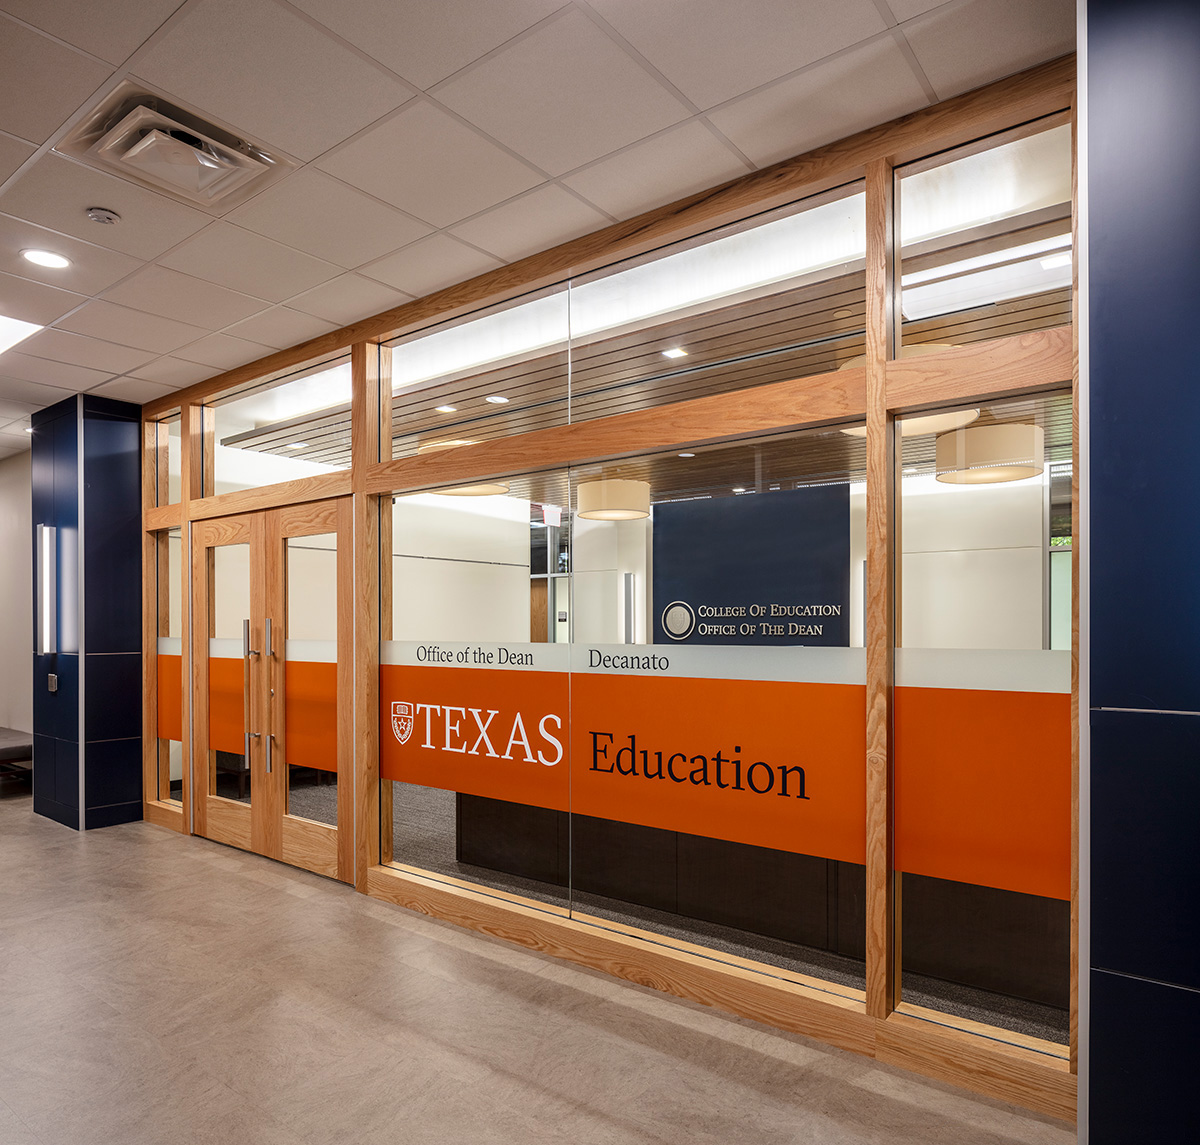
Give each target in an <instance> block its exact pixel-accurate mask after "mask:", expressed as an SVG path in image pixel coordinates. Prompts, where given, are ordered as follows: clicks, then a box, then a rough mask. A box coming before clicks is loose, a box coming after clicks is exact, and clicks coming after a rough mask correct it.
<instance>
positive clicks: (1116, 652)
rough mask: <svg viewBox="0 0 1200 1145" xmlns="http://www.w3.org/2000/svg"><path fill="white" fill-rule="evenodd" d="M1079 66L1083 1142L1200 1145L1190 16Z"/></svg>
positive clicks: (1141, 26)
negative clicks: (1084, 405)
mask: <svg viewBox="0 0 1200 1145" xmlns="http://www.w3.org/2000/svg"><path fill="white" fill-rule="evenodd" d="M1081 46H1083V45H1081ZM1085 47H1086V52H1087V71H1088V80H1087V146H1088V153H1089V159H1088V162H1089V170H1088V175H1087V185H1086V194H1087V210H1088V216H1089V218H1088V236H1089V238H1088V241H1089V258H1090V271H1089V275H1088V283H1087V290H1088V294H1087V305H1088V312H1089V317H1088V321H1089V336H1088V350H1089V355H1090V403H1091V415H1090V435H1089V447H1090V456H1091V471H1090V489H1091V513H1090V520H1089V522H1088V524H1089V528H1090V538H1091V608H1090V618H1089V619H1090V629H1091V656H1090V662H1089V669H1090V676H1091V704H1092V711H1091V717H1090V718H1091V800H1092V815H1091V823H1090V828H1091V840H1092V843H1091V847H1092V862H1091V916H1092V924H1091V967H1090V984H1091V1007H1090V1018H1089V1021H1090V1037H1089V1040H1088V1055H1089V1094H1090V1101H1089V1108H1088V1123H1089V1131H1090V1137H1089V1140H1090V1141H1091V1142H1092V1145H1108V1143H1113V1145H1116V1143H1118V1142H1120V1143H1121V1145H1129V1143H1131V1142H1143V1141H1144V1142H1166V1141H1181V1142H1182V1141H1200V1105H1198V1103H1197V1101H1196V1097H1195V1092H1194V1090H1195V1077H1196V1075H1197V1069H1198V1067H1200V1049H1198V1046H1200V1042H1198V1041H1197V1038H1196V1036H1195V1034H1196V1029H1197V1027H1198V1026H1200V812H1198V809H1200V575H1198V573H1197V570H1198V569H1200V447H1198V435H1200V346H1198V339H1200V320H1198V316H1200V209H1198V208H1200V190H1198V188H1200V5H1197V4H1196V3H1195V0H1173V2H1168V0H1089V2H1088V5H1087V40H1086V45H1085Z"/></svg>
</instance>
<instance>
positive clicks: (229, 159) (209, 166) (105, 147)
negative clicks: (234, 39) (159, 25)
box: [57, 81, 295, 212]
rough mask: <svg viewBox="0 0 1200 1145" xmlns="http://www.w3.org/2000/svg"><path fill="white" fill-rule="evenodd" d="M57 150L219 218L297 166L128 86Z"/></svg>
mask: <svg viewBox="0 0 1200 1145" xmlns="http://www.w3.org/2000/svg"><path fill="white" fill-rule="evenodd" d="M57 150H59V151H62V152H63V153H64V154H67V155H73V156H74V157H75V158H77V159H81V160H83V161H84V162H85V163H88V164H90V165H91V166H93V167H98V168H100V169H101V170H107V171H110V172H113V173H116V174H120V175H123V176H124V177H125V178H127V179H132V180H134V181H135V182H138V183H142V184H143V185H145V186H148V187H152V188H154V189H155V190H156V191H161V192H163V193H165V194H168V195H170V196H171V197H172V198H175V199H179V200H181V201H182V202H185V203H190V204H192V205H194V206H198V207H207V208H209V209H215V210H219V211H221V212H224V211H226V210H228V209H230V208H231V207H234V206H236V205H237V204H238V203H241V202H244V201H245V200H246V199H248V198H249V197H250V195H252V194H254V193H256V192H258V191H259V190H261V189H262V188H263V187H264V186H265V185H266V184H267V183H269V182H273V181H274V180H275V179H276V178H278V177H279V176H281V175H284V174H286V173H287V172H288V171H290V170H292V168H293V167H294V166H295V164H294V163H292V162H291V161H290V160H288V159H286V158H284V157H283V156H282V155H278V154H272V153H270V152H268V151H267V150H266V149H265V148H263V147H260V146H258V145H257V144H254V143H251V142H249V141H248V140H246V139H242V138H239V137H238V136H236V135H234V134H233V133H232V132H230V131H227V130H226V129H224V128H223V127H219V126H217V125H216V124H214V123H208V122H206V121H204V120H202V119H200V118H199V117H198V116H197V115H194V114H193V113H192V112H189V111H186V110H185V109H183V108H180V107H178V106H176V105H174V104H171V103H169V102H167V101H166V100H164V99H163V98H162V97H160V96H157V95H152V94H150V93H148V92H146V91H144V90H142V89H139V88H136V87H134V86H133V85H132V84H130V83H129V82H128V81H126V82H125V83H122V84H121V85H120V86H119V87H118V88H117V89H116V90H115V91H114V92H112V93H111V94H110V95H109V96H108V97H107V98H106V99H105V100H104V102H103V103H102V104H101V105H100V106H99V107H97V108H96V110H95V111H94V112H93V113H92V114H91V115H90V116H88V117H87V119H86V120H84V121H83V122H82V123H81V124H79V125H78V126H77V127H76V128H75V129H74V130H73V131H72V132H71V133H70V134H69V135H68V136H67V137H66V138H65V139H64V140H63V141H62V142H61V143H59V144H58V147H57Z"/></svg>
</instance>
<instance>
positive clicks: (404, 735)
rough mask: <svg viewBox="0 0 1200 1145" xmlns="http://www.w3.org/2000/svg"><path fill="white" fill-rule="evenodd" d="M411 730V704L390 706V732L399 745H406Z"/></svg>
mask: <svg viewBox="0 0 1200 1145" xmlns="http://www.w3.org/2000/svg"><path fill="white" fill-rule="evenodd" d="M412 730H413V706H412V704H401V703H394V704H392V731H393V732H395V734H396V738H397V739H398V740H399V741H400V742H401V743H408V737H409V736H410V735H412Z"/></svg>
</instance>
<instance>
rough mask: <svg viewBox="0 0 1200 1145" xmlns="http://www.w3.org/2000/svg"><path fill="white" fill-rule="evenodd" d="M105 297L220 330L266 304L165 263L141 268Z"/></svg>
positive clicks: (247, 316)
mask: <svg viewBox="0 0 1200 1145" xmlns="http://www.w3.org/2000/svg"><path fill="white" fill-rule="evenodd" d="M104 297H105V298H106V299H108V301H109V302H119V303H120V304H121V305H122V306H130V307H132V308H133V309H134V310H144V311H146V312H147V313H148V314H157V315H159V316H160V317H162V318H174V319H175V320H176V321H178V322H187V323H189V324H190V325H193V326H202V327H205V328H206V329H209V330H220V329H221V327H222V326H228V325H229V323H230V322H239V321H241V320H242V319H243V318H249V317H250V315H251V314H257V313H258V312H259V311H260V310H263V309H265V308H266V305H267V304H266V303H265V302H263V301H261V300H260V299H257V298H251V297H250V296H249V295H246V294H239V293H237V292H236V291H233V290H226V289H225V287H223V286H215V285H214V284H213V283H211V282H205V281H204V280H203V279H200V278H193V277H192V276H191V275H190V274H180V273H179V271H177V270H170V269H168V268H167V267H165V266H147V267H144V268H143V269H142V270H140V271H138V273H137V274H135V275H133V277H131V278H127V279H126V280H125V281H124V282H122V283H120V284H118V285H117V286H114V287H113V288H112V289H111V290H110V291H108V292H107V293H106V294H105V295H104Z"/></svg>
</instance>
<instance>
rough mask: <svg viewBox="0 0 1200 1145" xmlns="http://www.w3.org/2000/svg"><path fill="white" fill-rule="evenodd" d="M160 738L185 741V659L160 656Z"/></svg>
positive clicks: (161, 654)
mask: <svg viewBox="0 0 1200 1145" xmlns="http://www.w3.org/2000/svg"><path fill="white" fill-rule="evenodd" d="M158 738H159V739H173V740H178V741H180V742H182V741H183V657H182V656H172V655H169V654H167V653H162V652H160V653H159V654H158Z"/></svg>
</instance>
